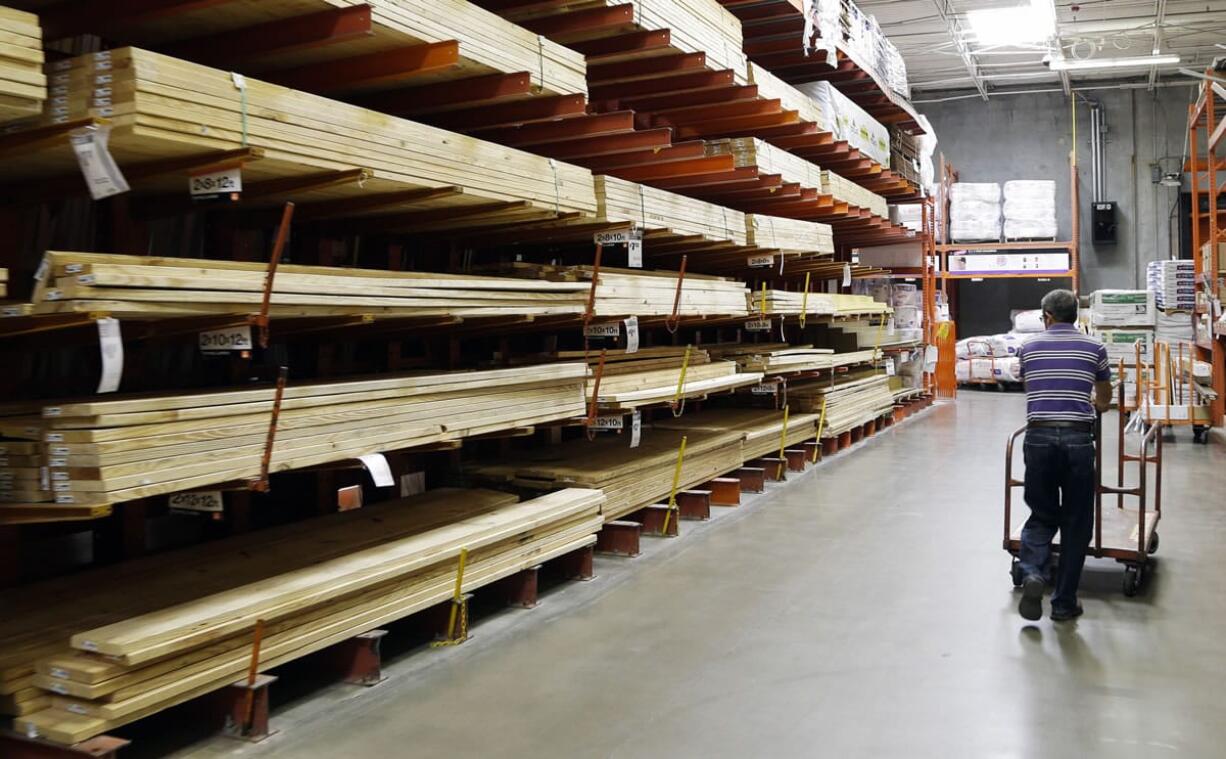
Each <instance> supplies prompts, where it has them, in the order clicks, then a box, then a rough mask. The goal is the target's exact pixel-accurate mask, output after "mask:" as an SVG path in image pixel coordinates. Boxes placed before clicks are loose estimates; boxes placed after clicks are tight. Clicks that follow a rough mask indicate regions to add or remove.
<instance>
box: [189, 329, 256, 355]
mask: <svg viewBox="0 0 1226 759" xmlns="http://www.w3.org/2000/svg"><path fill="white" fill-rule="evenodd" d="M199 343H200V352H201V353H226V352H229V351H249V350H252V349H253V348H254V347H255V343H254V342H252V340H251V325H250V324H243V325H241V326H238V327H228V328H226V329H210V330H206V331H204V332H201V333H200V338H199Z"/></svg>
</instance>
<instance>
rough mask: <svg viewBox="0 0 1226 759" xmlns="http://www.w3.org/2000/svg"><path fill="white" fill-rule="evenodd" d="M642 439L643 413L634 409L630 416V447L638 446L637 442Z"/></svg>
mask: <svg viewBox="0 0 1226 759" xmlns="http://www.w3.org/2000/svg"><path fill="white" fill-rule="evenodd" d="M642 440H643V414H642V412H641V411H635V412H634V415H633V416H632V417H630V447H631V448H638V447H639V443H641V442H642Z"/></svg>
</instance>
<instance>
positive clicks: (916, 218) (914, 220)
mask: <svg viewBox="0 0 1226 759" xmlns="http://www.w3.org/2000/svg"><path fill="white" fill-rule="evenodd" d="M890 221H892V222H894V223H895V224H901V225H903V226H904V227H906V228H907V229H913V230H915V231H916V232H920V231H922V229H921V228H922V227H923V225H924V207H923V205H922V204H920V203H898V204H895V205H892V206H890Z"/></svg>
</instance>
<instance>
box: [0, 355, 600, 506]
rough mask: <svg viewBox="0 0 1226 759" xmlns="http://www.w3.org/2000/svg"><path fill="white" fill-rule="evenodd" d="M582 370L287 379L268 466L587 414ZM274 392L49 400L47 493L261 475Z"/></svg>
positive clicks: (166, 486) (201, 483)
mask: <svg viewBox="0 0 1226 759" xmlns="http://www.w3.org/2000/svg"><path fill="white" fill-rule="evenodd" d="M587 374H588V370H587V366H586V365H584V364H582V363H568V364H550V365H541V366H528V367H520V368H512V369H495V370H487V371H473V372H441V373H435V374H412V375H393V376H386V377H377V378H370V379H358V380H346V381H334V382H312V383H303V384H296V383H291V384H290V385H289V386H288V387H286V389H285V392H284V397H283V400H282V403H281V412H280V416H279V418H278V421H277V432H276V436H275V441H274V443H273V447H272V454H271V460H270V469H271V471H272V472H280V471H285V470H290V469H300V468H302V467H306V466H313V465H316V464H323V463H327V462H331V461H343V460H346V459H354V458H357V457H359V456H363V455H366V454H370V453H378V452H380V451H388V450H397V449H402V448H410V447H414V446H420V445H427V444H432V443H438V442H442V441H447V440H459V439H462V438H465V437H470V436H472V435H479V434H485V433H489V432H497V431H500V430H506V429H513V428H519V427H531V426H532V425H534V424H542V423H545V422H550V421H556V420H561V419H570V418H576V417H580V416H582V415H583V414H584V411H585V405H584V382H585V381H586V378H587ZM274 395H275V391H274V389H273V388H268V387H260V388H250V389H247V388H244V389H237V390H223V391H210V392H191V393H171V394H160V395H152V396H149V395H142V396H132V397H107V398H106V399H105V400H87V401H81V402H65V403H57V404H55V405H45V406H43V408H42V419H41V424H40V425H39V426H40V427H41V428H42V438H43V440H44V441H45V442H46V443H47V444H48V445H47V452H48V456H49V458H48V460H47V461H46V462H45V464H46V465H47V466H48V467H49V470H48V479H49V487H43V488H42V489H43V490H47V489H50V490H51V491H52V492H53V493H54V496H55V500H56V502H57V504H64V505H77V506H79V505H92V504H113V503H119V502H122V501H129V500H132V499H135V498H145V497H149V496H155V495H162V494H166V493H174V492H179V491H183V490H190V489H193V488H200V487H205V486H208V485H214V484H217V483H223V482H231V481H234V480H242V479H246V478H252V477H258V476H259V475H260V472H261V460H262V458H263V455H264V452H265V449H266V444H267V435H268V427H269V423H270V412H271V411H272V409H273V403H274ZM43 484H44V485H48V482H46V481H44V483H43ZM0 513H3V509H0Z"/></svg>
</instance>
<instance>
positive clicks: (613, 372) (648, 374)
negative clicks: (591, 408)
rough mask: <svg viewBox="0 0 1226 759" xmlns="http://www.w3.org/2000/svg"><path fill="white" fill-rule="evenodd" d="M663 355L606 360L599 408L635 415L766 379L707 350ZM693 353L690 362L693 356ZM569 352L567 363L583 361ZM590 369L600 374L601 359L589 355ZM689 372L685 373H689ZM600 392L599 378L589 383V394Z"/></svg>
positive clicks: (627, 356) (625, 355) (591, 353)
mask: <svg viewBox="0 0 1226 759" xmlns="http://www.w3.org/2000/svg"><path fill="white" fill-rule="evenodd" d="M666 350H667V351H668V353H667V354H664V355H662V354H661V353H660V352H659V351H653V352H650V353H648V352H644V353H643V354H639V353H631V354H626V353H621V354H618V355H616V356H614V359H615V360H610V358H609V356H608V354H607V353H606V355H605V365H604V369H603V370H601V376H600V395H599V396H598V397H597V404H598V405H599V407H600V408H601V410H605V411H630V410H632V409H635V408H638V407H640V406H650V405H652V404H658V403H666V402H670V401H680V400H683V399H689V398H702V397H705V396H707V395H710V394H712V393H720V392H725V391H728V390H733V389H735V388H738V387H745V386H747V385H756V384H757V383H758V382H760V381H761V380H762V374H761V373H754V372H752V371H749V370H744V371H739V370H738V366H737V363H736V362H734V361H712V360H711V355H710V354H709V353H708V352H707V351H705V350H702V349H690V350H688V351H687V350H686V349H684V348H681V349H677V348H671V349H666ZM687 353H688V357H687ZM577 357H579V356H576V355H575V354H574V353H571V352H567V353H565V354H564V355H563V356H562V358H564V359H571V358H577ZM586 357H587V361H588V365H589V366H591V367H592V368H593V371H595V369H596V367H597V365H598V364H599V361H600V357H599V354H597V353H595V352H592V351H589V352H588V353H587V354H586ZM683 367H684V369H683ZM595 390H596V378H595V377H594V376H593V377H592V378H590V379H589V380H588V383H587V394H588V397H589V398H590V397H591V394H592V393H593V392H595Z"/></svg>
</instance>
